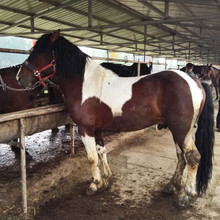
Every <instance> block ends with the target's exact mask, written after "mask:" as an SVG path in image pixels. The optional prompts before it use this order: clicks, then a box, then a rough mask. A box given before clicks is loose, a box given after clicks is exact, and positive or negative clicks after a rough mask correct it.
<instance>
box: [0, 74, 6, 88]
mask: <svg viewBox="0 0 220 220" xmlns="http://www.w3.org/2000/svg"><path fill="white" fill-rule="evenodd" d="M0 83H1V87H2V90H3V91H6V84H5V83H4V81H3V79H2V75H1V74H0Z"/></svg>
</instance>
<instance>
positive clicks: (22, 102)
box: [0, 64, 63, 153]
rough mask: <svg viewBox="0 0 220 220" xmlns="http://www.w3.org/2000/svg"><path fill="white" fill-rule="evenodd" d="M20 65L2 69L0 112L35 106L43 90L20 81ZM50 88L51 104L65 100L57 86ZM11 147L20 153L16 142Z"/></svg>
mask: <svg viewBox="0 0 220 220" xmlns="http://www.w3.org/2000/svg"><path fill="white" fill-rule="evenodd" d="M20 67H21V64H19V65H16V66H12V67H7V68H2V69H0V103H1V105H0V114H4V113H11V112H15V111H21V110H25V109H29V108H33V107H35V105H36V101H37V98H38V95H39V94H40V93H41V91H42V87H41V86H36V88H32V89H28V90H27V89H25V88H24V87H22V86H21V85H20V84H19V83H18V81H17V80H16V74H17V72H18V70H19V68H20ZM48 90H49V94H48V96H49V98H48V99H49V100H48V103H49V104H57V103H62V102H63V99H62V97H61V94H60V92H59V91H58V90H57V89H56V88H52V87H51V86H48ZM54 130H55V129H54ZM14 142H17V139H16V140H14ZM11 149H12V150H13V151H14V152H15V153H20V151H18V148H17V147H15V146H14V143H12V145H11Z"/></svg>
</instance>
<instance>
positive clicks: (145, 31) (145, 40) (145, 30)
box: [144, 25, 147, 62]
mask: <svg viewBox="0 0 220 220" xmlns="http://www.w3.org/2000/svg"><path fill="white" fill-rule="evenodd" d="M146 43H147V25H144V62H145V61H146V58H145V56H146Z"/></svg>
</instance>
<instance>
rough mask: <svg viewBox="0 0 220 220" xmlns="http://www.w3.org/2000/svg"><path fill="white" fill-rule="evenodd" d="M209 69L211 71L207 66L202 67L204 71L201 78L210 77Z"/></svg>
mask: <svg viewBox="0 0 220 220" xmlns="http://www.w3.org/2000/svg"><path fill="white" fill-rule="evenodd" d="M208 69H209V66H206V65H203V66H202V71H201V74H200V76H201V78H203V77H207V76H208Z"/></svg>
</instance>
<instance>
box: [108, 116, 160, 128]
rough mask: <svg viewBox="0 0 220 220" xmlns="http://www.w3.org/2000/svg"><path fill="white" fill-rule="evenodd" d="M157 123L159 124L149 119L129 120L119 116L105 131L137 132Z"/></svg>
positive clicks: (137, 118) (136, 118)
mask: <svg viewBox="0 0 220 220" xmlns="http://www.w3.org/2000/svg"><path fill="white" fill-rule="evenodd" d="M156 123H157V121H156V120H154V119H151V118H147V117H140V116H136V117H134V116H133V117H132V116H130V117H129V118H128V117H123V116H117V117H114V118H113V119H112V122H111V124H110V125H109V126H107V127H106V128H104V130H106V131H114V132H120V131H136V130H141V129H144V128H147V127H149V126H151V125H154V124H156Z"/></svg>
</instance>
